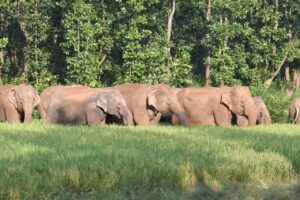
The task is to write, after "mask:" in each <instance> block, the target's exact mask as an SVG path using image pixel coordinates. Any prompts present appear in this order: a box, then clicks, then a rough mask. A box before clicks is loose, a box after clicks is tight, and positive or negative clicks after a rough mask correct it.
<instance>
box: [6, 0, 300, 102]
mask: <svg viewBox="0 0 300 200" xmlns="http://www.w3.org/2000/svg"><path fill="white" fill-rule="evenodd" d="M0 10H1V12H0V80H1V82H2V83H3V84H7V83H15V84H18V83H21V82H25V83H30V84H32V85H34V86H35V87H36V88H38V89H39V90H40V91H41V90H42V89H44V88H46V87H48V86H50V85H55V84H84V85H88V86H91V87H102V86H111V85H116V84H120V83H124V82H139V83H153V84H155V83H168V84H170V85H172V86H174V87H186V86H205V85H206V86H209V85H211V86H221V85H229V86H233V85H245V86H249V87H250V88H251V89H252V92H253V93H254V94H258V95H261V94H262V93H263V92H265V91H267V89H270V88H275V89H276V90H277V91H283V92H284V93H285V94H287V96H291V95H292V93H293V92H294V91H295V90H297V89H298V88H299V84H300V75H299V65H300V40H299V29H300V20H299V19H300V4H299V2H298V1H297V0H288V1H279V0H252V1H249V0H239V1H235V0H184V1H183V0H177V1H176V0H165V1H159V0H64V1H59V0H1V3H0ZM270 90H271V89H270Z"/></svg>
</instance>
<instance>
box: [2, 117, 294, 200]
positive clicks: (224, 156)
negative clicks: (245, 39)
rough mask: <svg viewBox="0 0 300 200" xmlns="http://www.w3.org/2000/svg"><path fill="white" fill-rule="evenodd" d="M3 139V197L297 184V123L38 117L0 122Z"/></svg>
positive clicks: (157, 193) (177, 192)
mask: <svg viewBox="0 0 300 200" xmlns="http://www.w3.org/2000/svg"><path fill="white" fill-rule="evenodd" d="M0 142H1V145H0V199H9V198H10V199H18V198H21V199H26V198H27V199H53V198H60V199H70V198H79V197H80V198H95V199H98V198H99V197H101V196H102V197H104V196H105V198H108V197H112V196H111V194H114V195H113V197H112V198H113V199H114V198H117V199H119V197H120V198H125V197H128V198H131V199H134V198H138V199H139V198H141V197H145V198H150V199H153V198H171V199H174V198H175V197H176V198H177V197H178V198H183V199H185V198H188V197H190V196H188V197H187V196H186V195H187V194H190V192H189V191H191V188H194V189H195V190H196V191H198V193H199V190H198V189H197V188H199V186H200V185H201V184H205V185H207V186H209V187H210V188H217V189H215V191H217V192H220V190H221V189H220V188H222V187H225V186H226V185H228V183H230V184H232V185H234V184H239V183H243V184H244V183H245V184H253V185H257V186H259V187H260V186H264V187H265V186H268V187H269V186H271V185H274V184H275V185H278V184H288V185H296V186H297V185H298V184H299V183H298V180H297V177H298V176H299V174H300V126H294V125H272V126H257V127H253V128H238V127H229V128H222V127H206V128H202V127H191V128H183V127H171V126H156V127H154V126H153V127H121V126H104V127H87V126H59V125H51V126H49V125H44V124H42V123H41V122H39V121H34V122H33V123H31V124H27V125H22V124H21V125H16V124H6V123H4V124H0ZM194 189H193V191H194ZM229 190H230V189H229ZM200 191H202V190H200ZM287 191H290V190H287ZM194 193H195V194H198V193H197V192H195V191H194ZM297 194H298V193H297ZM196 196H197V195H196ZM225 196H226V195H225ZM172 197H174V198H172ZM191 198H192V197H191Z"/></svg>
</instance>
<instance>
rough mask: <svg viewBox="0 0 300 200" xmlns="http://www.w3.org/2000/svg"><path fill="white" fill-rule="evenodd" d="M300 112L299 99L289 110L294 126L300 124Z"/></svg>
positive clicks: (299, 98) (298, 98)
mask: <svg viewBox="0 0 300 200" xmlns="http://www.w3.org/2000/svg"><path fill="white" fill-rule="evenodd" d="M299 112H300V97H297V98H296V99H295V100H294V101H293V103H292V105H291V107H290V109H289V115H290V118H291V120H292V122H293V123H294V124H300V117H299V115H300V113H299Z"/></svg>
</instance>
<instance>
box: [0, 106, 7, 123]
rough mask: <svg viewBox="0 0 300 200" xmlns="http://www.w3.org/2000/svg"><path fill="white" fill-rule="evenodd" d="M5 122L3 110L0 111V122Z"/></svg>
mask: <svg viewBox="0 0 300 200" xmlns="http://www.w3.org/2000/svg"><path fill="white" fill-rule="evenodd" d="M5 120H6V117H5V112H4V110H3V109H0V122H4V121H5Z"/></svg>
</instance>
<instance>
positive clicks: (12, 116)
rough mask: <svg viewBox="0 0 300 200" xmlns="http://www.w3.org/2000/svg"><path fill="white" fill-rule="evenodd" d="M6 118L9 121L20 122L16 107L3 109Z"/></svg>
mask: <svg viewBox="0 0 300 200" xmlns="http://www.w3.org/2000/svg"><path fill="white" fill-rule="evenodd" d="M5 116H6V120H7V121H8V122H9V123H20V122H21V119H20V114H19V112H18V111H17V110H16V109H6V110H5Z"/></svg>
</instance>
